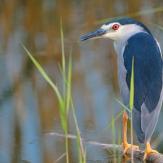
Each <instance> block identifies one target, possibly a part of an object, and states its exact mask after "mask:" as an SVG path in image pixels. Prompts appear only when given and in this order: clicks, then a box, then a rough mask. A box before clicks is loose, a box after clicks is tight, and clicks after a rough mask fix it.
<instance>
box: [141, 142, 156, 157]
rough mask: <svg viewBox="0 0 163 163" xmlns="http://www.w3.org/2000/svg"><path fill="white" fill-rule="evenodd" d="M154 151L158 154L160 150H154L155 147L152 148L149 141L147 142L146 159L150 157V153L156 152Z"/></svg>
mask: <svg viewBox="0 0 163 163" xmlns="http://www.w3.org/2000/svg"><path fill="white" fill-rule="evenodd" d="M154 153H155V154H157V153H158V151H156V150H153V149H152V148H151V146H150V144H149V143H147V144H146V149H145V151H144V160H146V159H147V157H148V156H149V155H151V154H154Z"/></svg>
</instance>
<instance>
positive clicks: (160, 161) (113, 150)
mask: <svg viewBox="0 0 163 163" xmlns="http://www.w3.org/2000/svg"><path fill="white" fill-rule="evenodd" d="M105 149H106V150H107V152H108V155H109V159H111V160H113V159H115V158H118V157H121V158H122V157H123V148H122V146H121V145H114V144H113V145H110V146H108V147H106V148H105ZM131 152H132V151H131V149H129V150H128V151H127V153H126V156H127V157H124V158H123V159H126V158H127V160H131ZM143 157H144V152H143V151H141V150H136V149H133V158H134V162H136V163H140V162H143ZM146 163H163V154H160V153H152V154H150V155H149V156H148V157H147V160H146Z"/></svg>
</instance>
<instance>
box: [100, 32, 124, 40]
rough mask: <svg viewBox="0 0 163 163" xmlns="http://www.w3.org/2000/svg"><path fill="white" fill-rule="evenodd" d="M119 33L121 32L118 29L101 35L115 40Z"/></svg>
mask: <svg viewBox="0 0 163 163" xmlns="http://www.w3.org/2000/svg"><path fill="white" fill-rule="evenodd" d="M120 33H121V32H120V31H113V32H108V33H106V34H105V35H103V37H104V38H110V39H113V40H116V39H118V38H119V36H120Z"/></svg>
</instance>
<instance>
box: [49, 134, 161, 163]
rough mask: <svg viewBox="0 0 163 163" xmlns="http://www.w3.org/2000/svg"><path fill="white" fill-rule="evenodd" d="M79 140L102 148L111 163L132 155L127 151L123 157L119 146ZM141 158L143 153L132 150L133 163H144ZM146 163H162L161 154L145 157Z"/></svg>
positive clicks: (129, 157) (62, 135)
mask: <svg viewBox="0 0 163 163" xmlns="http://www.w3.org/2000/svg"><path fill="white" fill-rule="evenodd" d="M46 135H53V136H58V137H65V135H64V134H60V133H55V132H51V133H46ZM67 137H68V138H69V139H72V140H74V139H77V136H76V135H71V134H68V135H67ZM81 140H82V141H83V142H84V143H85V144H89V145H94V146H99V148H103V149H104V150H105V151H107V154H108V160H109V162H112V161H111V160H114V159H115V158H116V160H118V159H119V158H122V157H123V158H124V159H127V160H130V159H131V154H132V152H131V149H129V150H128V151H127V153H126V156H125V157H124V154H123V148H122V146H121V145H117V144H104V143H100V142H96V141H86V140H84V139H83V138H81ZM143 157H144V151H142V150H137V149H133V159H134V162H135V163H143V162H144V160H143ZM146 163H163V154H161V153H152V154H150V155H149V156H148V157H147V160H146Z"/></svg>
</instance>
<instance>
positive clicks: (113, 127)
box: [112, 116, 116, 163]
mask: <svg viewBox="0 0 163 163" xmlns="http://www.w3.org/2000/svg"><path fill="white" fill-rule="evenodd" d="M112 137H113V144H115V143H116V138H115V119H114V116H112ZM113 155H114V156H115V157H114V159H113V162H114V163H116V150H115V149H114V151H113Z"/></svg>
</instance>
